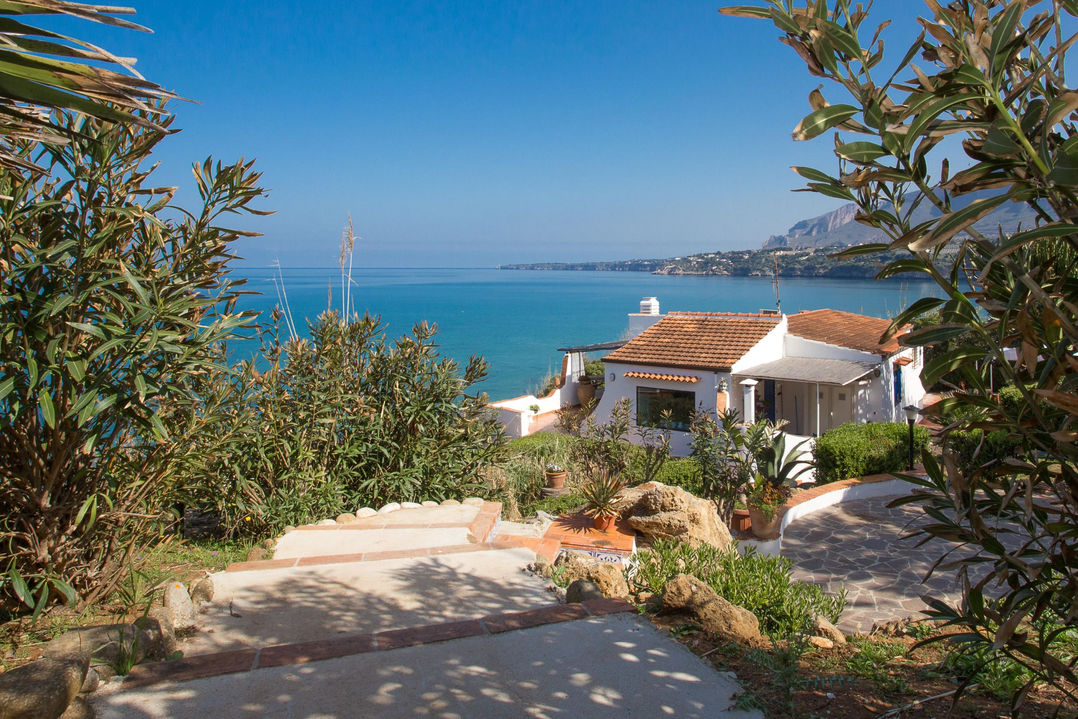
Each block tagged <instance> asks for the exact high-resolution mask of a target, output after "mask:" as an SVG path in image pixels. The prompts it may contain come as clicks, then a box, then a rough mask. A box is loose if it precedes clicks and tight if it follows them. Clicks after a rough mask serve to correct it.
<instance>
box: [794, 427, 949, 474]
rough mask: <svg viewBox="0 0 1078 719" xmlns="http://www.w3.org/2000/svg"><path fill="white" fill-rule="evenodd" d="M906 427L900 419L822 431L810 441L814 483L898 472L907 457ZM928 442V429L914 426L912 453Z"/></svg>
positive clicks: (921, 448) (919, 452)
mask: <svg viewBox="0 0 1078 719" xmlns="http://www.w3.org/2000/svg"><path fill="white" fill-rule="evenodd" d="M909 431H910V430H909V426H908V425H906V424H902V423H899V422H876V423H871V424H856V423H853V422H850V423H847V424H844V425H841V426H839V427H835V428H834V429H832V430H829V431H827V432H824V433H823V435H822V436H821V437H819V438H817V439H816V441H815V442H814V444H813V452H814V454H815V456H816V482H817V483H819V484H825V483H828V482H837V481H839V480H842V479H850V478H853V477H864V476H865V475H869V474H881V473H884V472H900V471H903V470H905V469H906V464H907V462H908V458H909ZM927 445H928V430H927V429H925V428H924V427H914V429H913V453H914V456H916V457H920V456H921V451H922V450H923V449H924V448H925V447H926V446H927Z"/></svg>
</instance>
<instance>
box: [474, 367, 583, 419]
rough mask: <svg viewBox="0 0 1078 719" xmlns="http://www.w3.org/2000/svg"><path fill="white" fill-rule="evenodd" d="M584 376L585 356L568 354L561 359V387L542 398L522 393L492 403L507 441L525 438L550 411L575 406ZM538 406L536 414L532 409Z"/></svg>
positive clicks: (491, 405)
mask: <svg viewBox="0 0 1078 719" xmlns="http://www.w3.org/2000/svg"><path fill="white" fill-rule="evenodd" d="M582 374H584V355H583V354H582V353H579V352H567V353H566V354H565V355H564V356H563V357H562V363H561V386H560V387H555V388H554V389H553V390H552V391H551V392H550V393H549V394H547V395H546V396H545V397H536V396H535V395H534V394H525V395H521V396H520V397H513V398H512V399H503V400H499V401H497V402H491V403H490V407H491V408H492V409H493V410H494V411H495V412H497V414H498V422H499V423H501V425H502V427H503V428H504V429H505V434H506V436H508V437H509V438H510V439H519V438H521V437H527V436H528V435H529V434H531V433H532V432H534V431H536V429H537V427H538V425H539V421H538V417H539V415H542V414H547V413H549V412H556V411H558V410H559V409H561V408H562V407H564V406H566V405H575V404H577V397H576V391H577V387H578V386H579V382H577V380H578V379H580V376H581V375H582ZM536 406H537V407H538V408H539V409H538V411H536V410H533V409H532V407H536Z"/></svg>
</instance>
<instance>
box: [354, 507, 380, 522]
mask: <svg viewBox="0 0 1078 719" xmlns="http://www.w3.org/2000/svg"><path fill="white" fill-rule="evenodd" d="M376 514H378V510H377V509H375V508H374V507H362V508H360V509H357V510H356V519H363V518H365V517H373V516H374V515H376Z"/></svg>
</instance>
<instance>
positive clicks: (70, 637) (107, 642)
mask: <svg viewBox="0 0 1078 719" xmlns="http://www.w3.org/2000/svg"><path fill="white" fill-rule="evenodd" d="M152 649H153V640H152V638H151V637H150V636H149V635H148V634H147V632H145V631H143V630H142V629H140V628H139V627H137V626H135V625H134V624H101V625H98V626H95V627H80V628H78V629H72V630H70V631H67V632H64V633H63V634H61V635H60V636H58V637H56V638H55V639H53V640H51V641H50V642H49V643H48V644H46V645H45V651H44V652H43V656H45V657H47V658H49V659H78V660H82V659H85V660H86V661H89V662H94V664H95V665H98V664H117V663H119V662H120V660H121V655H123V654H128V653H133V654H134V658H135V662H136V663H138V662H140V661H142V660H143V659H144V658H145V657H146V655H147V654H148V653H149V652H150V651H151V650H152Z"/></svg>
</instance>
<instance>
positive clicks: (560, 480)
mask: <svg viewBox="0 0 1078 719" xmlns="http://www.w3.org/2000/svg"><path fill="white" fill-rule="evenodd" d="M567 474H568V472H547V473H546V486H547V489H564V488H565V477H566V475H567Z"/></svg>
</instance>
